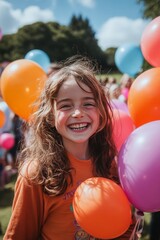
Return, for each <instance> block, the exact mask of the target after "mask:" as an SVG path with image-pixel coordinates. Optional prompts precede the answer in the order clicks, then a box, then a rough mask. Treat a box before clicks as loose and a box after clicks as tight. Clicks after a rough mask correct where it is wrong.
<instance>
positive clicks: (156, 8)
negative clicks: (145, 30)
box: [137, 0, 160, 19]
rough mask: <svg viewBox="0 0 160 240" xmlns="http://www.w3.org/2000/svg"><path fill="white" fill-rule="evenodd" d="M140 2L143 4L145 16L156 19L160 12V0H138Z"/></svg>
mask: <svg viewBox="0 0 160 240" xmlns="http://www.w3.org/2000/svg"><path fill="white" fill-rule="evenodd" d="M137 2H138V3H142V4H143V16H144V18H151V19H154V18H156V17H158V16H159V13H160V0H152V1H151V0H137Z"/></svg>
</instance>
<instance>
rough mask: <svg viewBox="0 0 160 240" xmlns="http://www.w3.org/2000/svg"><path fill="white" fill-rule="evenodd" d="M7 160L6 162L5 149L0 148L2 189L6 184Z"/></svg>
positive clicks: (0, 181)
mask: <svg viewBox="0 0 160 240" xmlns="http://www.w3.org/2000/svg"><path fill="white" fill-rule="evenodd" d="M5 166H6V162H5V150H4V149H2V148H1V149H0V190H3V189H4V186H5V184H6V176H7V175H6V170H5Z"/></svg>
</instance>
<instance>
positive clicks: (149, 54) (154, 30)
mask: <svg viewBox="0 0 160 240" xmlns="http://www.w3.org/2000/svg"><path fill="white" fill-rule="evenodd" d="M141 50H142V53H143V56H144V58H145V59H146V60H147V62H149V63H150V64H151V65H152V66H154V67H160V17H157V18H155V19H154V20H152V21H151V22H150V23H149V24H148V25H147V27H146V28H145V30H144V32H143V33H142V38H141Z"/></svg>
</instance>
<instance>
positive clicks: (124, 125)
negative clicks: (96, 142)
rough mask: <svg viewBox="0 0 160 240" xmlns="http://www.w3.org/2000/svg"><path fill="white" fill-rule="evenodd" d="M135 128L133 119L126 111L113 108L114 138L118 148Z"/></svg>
mask: <svg viewBox="0 0 160 240" xmlns="http://www.w3.org/2000/svg"><path fill="white" fill-rule="evenodd" d="M134 129H135V126H134V123H133V120H132V119H131V117H130V116H129V115H128V114H127V113H126V112H124V111H121V110H116V109H113V138H114V140H115V144H116V147H117V149H118V150H120V148H121V146H122V144H123V143H124V142H125V140H126V139H127V137H128V136H129V135H130V134H131V132H132V131H133V130H134Z"/></svg>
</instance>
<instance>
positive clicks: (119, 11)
mask: <svg viewBox="0 0 160 240" xmlns="http://www.w3.org/2000/svg"><path fill="white" fill-rule="evenodd" d="M142 10H143V6H142V5H140V4H138V3H137V1H136V0H0V28H1V29H2V32H3V34H8V33H14V32H16V31H17V30H18V28H19V27H22V26H24V25H25V24H31V23H33V22H36V21H43V22H48V21H56V22H58V23H60V24H64V25H68V24H69V22H70V20H71V16H72V15H73V14H75V15H77V16H78V15H79V14H81V15H82V16H83V18H88V19H89V22H90V25H91V27H92V29H93V30H94V31H95V34H96V38H97V40H98V43H99V45H100V47H101V48H102V49H106V48H108V47H118V46H120V45H122V44H124V43H128V42H134V43H137V44H138V43H139V42H140V38H141V35H142V32H143V30H144V28H145V26H146V25H147V23H148V21H146V20H144V19H142Z"/></svg>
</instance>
